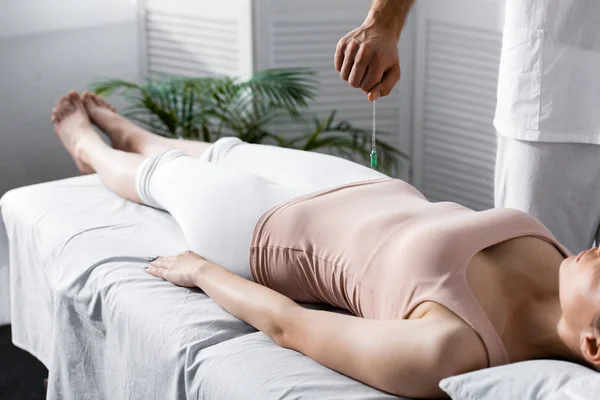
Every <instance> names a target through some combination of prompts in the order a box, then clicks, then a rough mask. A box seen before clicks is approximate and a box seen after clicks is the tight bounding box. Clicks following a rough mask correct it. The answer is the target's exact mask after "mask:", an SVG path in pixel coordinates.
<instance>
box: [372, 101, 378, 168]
mask: <svg viewBox="0 0 600 400" xmlns="http://www.w3.org/2000/svg"><path fill="white" fill-rule="evenodd" d="M375 116H376V115H375V100H373V132H372V134H371V168H373V169H377V141H376V139H375V131H376V130H375Z"/></svg>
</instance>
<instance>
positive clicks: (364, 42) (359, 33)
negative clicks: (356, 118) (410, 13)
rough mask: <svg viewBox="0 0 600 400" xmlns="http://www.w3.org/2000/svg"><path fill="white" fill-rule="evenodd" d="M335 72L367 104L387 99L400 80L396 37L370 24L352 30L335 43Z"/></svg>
mask: <svg viewBox="0 0 600 400" xmlns="http://www.w3.org/2000/svg"><path fill="white" fill-rule="evenodd" d="M335 69H336V70H338V71H339V72H340V76H341V77H342V79H343V80H345V81H348V83H349V84H350V86H352V87H355V88H361V89H362V91H363V92H365V94H367V95H368V96H369V100H370V101H373V100H377V99H378V98H379V97H381V96H387V95H388V94H390V92H391V91H392V89H393V88H394V86H395V85H396V83H398V81H399V80H400V60H399V58H398V39H397V37H396V34H395V33H394V32H392V31H388V30H386V29H384V28H381V27H377V26H375V25H372V24H363V25H362V26H360V27H358V28H356V29H355V30H353V31H352V32H350V33H348V34H347V35H346V36H344V37H343V38H342V39H341V40H340V41H339V42H338V45H337V49H336V52H335Z"/></svg>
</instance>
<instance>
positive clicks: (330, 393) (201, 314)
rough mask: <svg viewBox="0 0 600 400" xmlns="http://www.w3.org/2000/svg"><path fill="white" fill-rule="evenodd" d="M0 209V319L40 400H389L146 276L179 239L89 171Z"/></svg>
mask: <svg viewBox="0 0 600 400" xmlns="http://www.w3.org/2000/svg"><path fill="white" fill-rule="evenodd" d="M0 214H1V216H2V218H0V221H2V223H3V225H0V232H1V233H0V243H1V244H0V285H1V286H0V300H1V302H0V307H1V308H0V318H1V319H0V321H1V322H2V323H8V322H9V321H10V322H11V323H12V334H13V343H14V344H15V345H16V346H18V347H20V348H22V349H24V350H26V351H28V352H30V353H31V354H33V355H34V356H35V357H37V358H38V359H39V360H41V361H42V362H43V363H44V364H45V366H46V367H47V368H48V369H49V370H50V377H49V388H48V398H49V399H84V398H85V399H111V400H113V399H114V400H116V399H144V400H150V399H157V400H166V399H206V400H244V399H256V400H274V399H313V400H319V399H340V400H342V399H343V400H352V399H361V400H362V399H368V400H384V399H396V398H397V397H394V396H390V395H388V394H385V393H383V392H381V391H378V390H376V389H374V388H371V387H369V386H366V385H364V384H362V383H359V382H357V381H355V380H353V379H351V378H348V377H346V376H344V375H342V374H339V373H337V372H335V371H332V370H330V369H328V368H326V367H324V366H322V365H320V364H318V363H317V362H315V361H313V360H311V359H310V358H308V357H306V356H304V355H302V354H300V353H298V352H296V351H293V350H289V349H284V348H281V347H279V346H277V345H276V344H275V343H274V342H273V341H272V340H271V339H270V338H268V337H267V336H266V335H265V334H263V333H262V332H257V331H256V330H255V329H254V328H253V327H251V326H249V325H248V324H246V323H244V322H242V321H240V320H238V319H237V318H235V317H233V316H232V315H230V314H229V313H227V312H226V311H225V310H223V309H222V308H221V307H220V306H219V305H217V304H216V303H215V302H214V301H213V300H212V299H210V298H209V297H207V296H206V295H205V294H203V293H202V292H201V291H200V290H198V289H187V288H182V287H178V286H175V285H172V284H170V283H168V282H165V281H163V280H161V279H159V278H156V277H153V276H151V275H149V274H148V273H146V272H145V271H144V267H145V266H146V260H147V259H148V258H149V257H152V256H157V255H173V254H177V253H179V252H182V251H184V250H187V248H188V246H187V243H186V240H185V238H184V235H183V234H182V232H181V230H180V229H179V227H178V225H177V224H176V223H175V222H174V220H173V219H172V218H171V216H170V215H169V214H167V213H165V212H163V211H159V210H156V209H153V208H150V207H145V206H141V205H137V204H134V203H132V202H129V201H126V200H123V199H122V198H119V197H118V196H116V195H115V194H113V193H112V192H110V191H109V190H108V189H106V188H105V187H104V185H103V184H102V183H101V182H100V180H99V178H98V177H97V176H96V175H89V176H84V177H77V178H71V179H65V180H61V181H56V182H48V183H43V184H39V185H34V186H28V187H24V188H19V189H16V190H13V191H10V192H8V193H7V194H6V195H5V196H4V197H3V198H2V199H1V200H0ZM7 250H9V251H8V252H7ZM7 253H10V262H8V261H9V260H8V255H7ZM9 272H10V291H9V279H8V275H9ZM9 293H10V311H11V312H10V316H9V308H8V304H7V303H8V302H7V298H8V294H9Z"/></svg>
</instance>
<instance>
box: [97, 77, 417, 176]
mask: <svg viewBox="0 0 600 400" xmlns="http://www.w3.org/2000/svg"><path fill="white" fill-rule="evenodd" d="M317 87H318V81H317V80H316V79H315V77H314V73H313V72H312V71H311V70H309V69H305V68H286V69H268V70H264V71H260V72H258V73H256V74H254V75H253V76H252V77H251V78H249V79H247V80H242V79H239V78H231V77H219V78H180V77H163V78H159V79H146V80H145V81H144V82H143V83H141V84H137V83H133V82H128V81H124V80H119V79H110V80H104V81H99V82H96V83H93V84H92V85H91V90H93V91H95V92H96V93H98V94H101V95H104V96H110V95H115V94H116V95H120V96H122V97H124V99H125V100H126V102H127V103H128V106H127V107H126V108H125V110H123V116H125V117H127V118H129V119H131V120H133V121H135V122H137V123H138V124H140V125H142V126H143V127H145V128H146V129H148V130H149V131H151V132H154V133H156V134H159V135H162V136H166V137H171V138H183V139H190V140H202V141H205V142H213V141H215V140H217V139H218V138H220V137H221V136H223V135H235V136H237V137H239V138H240V139H242V140H244V141H246V142H249V143H262V144H275V145H279V146H283V147H290V148H296V149H302V150H307V151H326V152H329V153H334V154H336V155H340V156H342V157H346V158H349V159H352V160H354V161H368V157H369V155H368V153H369V151H370V147H369V140H370V134H371V133H370V132H369V131H366V130H362V129H358V128H355V127H353V126H352V125H351V124H350V123H349V122H347V121H336V120H335V117H336V112H335V111H332V112H331V113H330V114H329V115H328V116H327V117H326V118H324V119H319V118H314V120H313V122H312V124H311V123H309V122H308V121H306V119H305V118H304V115H305V114H306V109H307V108H308V105H309V103H310V101H312V100H314V99H315V98H316V95H317ZM286 120H287V121H290V122H294V123H304V126H306V128H307V133H306V134H302V135H299V136H295V137H293V138H289V137H287V136H286V135H285V134H277V133H274V132H273V131H272V127H273V125H274V124H273V122H275V121H278V122H281V121H286ZM378 154H379V157H380V165H381V169H382V170H383V171H384V172H387V173H389V174H391V175H396V174H398V173H399V170H400V166H401V164H400V163H399V158H405V159H407V158H408V156H407V155H406V154H405V153H403V152H401V151H400V150H398V149H396V148H395V147H394V146H392V145H390V144H388V143H386V142H384V141H378Z"/></svg>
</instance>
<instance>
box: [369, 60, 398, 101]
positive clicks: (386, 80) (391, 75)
mask: <svg viewBox="0 0 600 400" xmlns="http://www.w3.org/2000/svg"><path fill="white" fill-rule="evenodd" d="M399 80H400V64H395V65H394V66H393V67H392V68H390V69H389V70H387V71H385V73H384V74H383V77H382V79H381V82H380V83H378V84H377V85H375V87H374V88H373V89H371V91H370V92H369V100H371V101H373V100H377V99H378V98H379V97H384V96H387V95H389V94H390V93H391V92H392V89H393V88H394V86H396V83H398V81H399Z"/></svg>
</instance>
